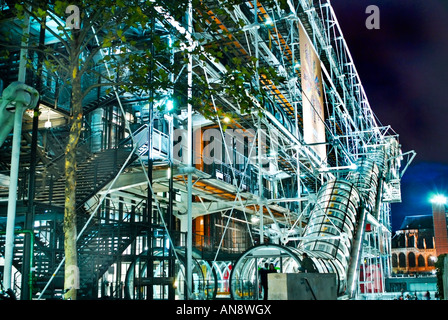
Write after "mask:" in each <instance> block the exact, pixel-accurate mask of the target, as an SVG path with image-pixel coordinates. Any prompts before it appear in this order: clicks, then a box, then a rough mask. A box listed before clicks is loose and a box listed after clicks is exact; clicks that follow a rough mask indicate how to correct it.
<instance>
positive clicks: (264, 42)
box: [0, 0, 428, 299]
mask: <svg viewBox="0 0 448 320" xmlns="http://www.w3.org/2000/svg"><path fill="white" fill-rule="evenodd" d="M125 2H126V1H125ZM1 3H2V6H1V9H2V14H3V15H2V20H1V21H0V31H1V32H2V33H5V34H6V35H7V36H5V38H4V39H7V41H8V43H7V45H8V54H7V55H5V56H4V57H2V59H1V60H0V76H1V80H2V84H3V88H5V89H6V88H10V86H11V85H12V84H15V82H16V81H17V80H23V79H25V80H24V81H22V82H24V83H25V84H26V85H28V86H30V87H32V88H36V90H37V91H38V92H39V94H40V100H39V104H38V106H37V109H34V110H27V111H26V112H25V113H24V115H23V126H22V132H21V135H20V140H21V143H20V150H21V152H20V161H19V168H18V170H17V171H18V188H17V201H14V203H11V202H10V201H8V200H7V199H8V195H9V194H10V192H11V191H10V190H11V188H9V183H10V182H11V180H12V178H11V177H12V171H13V170H12V169H11V167H12V165H11V163H13V162H14V159H17V157H16V156H15V155H14V152H13V150H14V144H13V141H14V135H13V133H12V132H9V133H8V134H7V135H6V138H5V141H4V143H3V144H2V145H1V149H0V150H1V152H0V174H1V175H0V178H1V180H0V181H1V182H2V183H1V188H0V197H1V201H0V230H1V231H2V237H1V238H0V240H1V242H0V243H1V247H0V253H1V254H2V255H5V256H6V255H7V253H6V251H5V250H4V247H5V244H6V243H8V240H10V239H5V238H7V237H5V236H4V235H3V234H4V232H3V231H4V230H7V229H8V228H7V226H8V222H9V221H10V220H8V215H7V212H9V208H10V206H12V205H14V206H15V221H14V223H13V224H14V228H15V230H16V235H15V236H14V237H13V238H14V247H15V248H16V250H15V253H14V256H13V259H12V264H13V266H14V270H17V276H15V277H13V279H14V280H13V284H12V286H13V289H14V290H15V291H16V292H17V294H19V295H20V296H21V298H22V299H31V298H35V299H46V298H54V297H60V296H61V294H62V293H63V292H64V290H65V289H64V288H65V287H66V285H64V280H66V279H64V272H65V271H66V270H65V268H66V267H65V265H64V259H65V254H66V252H65V249H66V248H65V243H64V235H65V232H66V229H65V226H66V221H65V214H66V213H65V209H67V207H68V206H69V205H70V206H73V201H74V202H75V204H74V206H75V209H76V217H77V220H76V223H77V238H76V251H77V266H76V270H77V272H76V279H75V280H76V281H75V284H76V287H77V290H78V297H80V298H81V297H82V298H86V299H96V298H104V297H114V298H119V299H215V298H217V297H231V298H234V299H258V298H261V297H262V296H263V292H261V291H259V289H258V278H257V277H258V276H257V275H258V268H259V267H260V266H263V265H264V264H265V263H268V262H269V263H273V264H275V267H276V268H278V269H279V270H280V272H297V270H298V269H299V267H300V265H301V261H302V255H303V253H307V254H308V255H309V256H310V258H311V259H312V260H313V262H314V264H315V265H316V267H317V269H318V270H319V272H322V273H336V274H337V279H338V295H339V296H341V297H343V296H344V297H349V298H356V293H357V292H358V290H359V288H360V285H361V283H360V281H358V280H359V279H360V274H359V272H360V271H359V270H363V272H366V270H371V269H372V266H374V268H375V274H378V276H376V277H374V278H375V279H372V278H371V277H365V276H363V277H361V278H362V286H363V288H366V287H371V284H370V285H369V283H373V281H378V279H381V280H380V281H381V282H382V281H384V278H385V277H386V276H387V275H388V274H389V273H390V272H391V267H390V256H391V252H390V247H391V246H390V241H391V228H390V219H389V215H390V203H392V202H398V201H401V195H400V177H401V173H400V168H401V162H402V161H406V160H407V159H408V158H407V157H408V155H409V153H403V152H402V150H401V146H400V143H399V139H398V134H396V133H395V132H394V131H393V130H392V129H391V128H390V126H387V125H386V126H383V125H382V124H380V123H379V122H378V121H377V118H376V116H375V115H374V112H373V108H372V107H371V106H370V104H369V101H368V99H367V97H366V94H365V92H364V89H363V87H362V84H361V81H360V79H359V75H358V74H357V71H356V68H355V66H354V63H353V60H352V58H351V55H350V52H349V48H348V47H347V45H346V42H345V40H344V37H343V35H342V31H341V30H340V27H339V24H338V22H337V18H336V16H335V13H334V11H333V9H332V7H331V3H330V1H328V0H314V1H308V0H294V1H286V2H277V1H243V2H242V3H240V4H232V6H226V7H225V8H222V7H220V6H218V4H217V2H216V1H201V2H200V3H199V2H198V3H197V4H196V5H197V7H194V8H191V7H189V6H186V7H182V6H180V4H179V5H177V4H178V3H177V2H176V6H174V7H170V8H168V7H167V6H169V4H168V3H165V2H163V4H162V3H159V1H147V2H145V5H143V4H141V8H140V7H138V6H137V8H138V9H139V10H137V9H135V6H128V8H127V9H129V10H130V11H132V9H135V12H134V14H135V16H132V18H133V19H137V20H138V19H143V20H144V24H143V23H140V24H139V23H138V21H137V22H136V21H134V20H132V19H131V21H130V20H124V21H123V23H121V24H120V23H118V22H117V21H118V20H117V19H118V17H122V18H124V19H126V17H127V15H126V14H125V12H124V11H122V10H124V9H123V6H121V5H115V4H111V7H110V8H97V7H95V3H92V4H89V6H86V7H84V8H80V10H81V11H85V12H87V13H88V14H87V15H86V14H85V15H84V17H89V18H91V19H95V18H96V19H97V20H95V21H93V22H92V23H90V24H88V23H85V24H83V25H82V26H83V27H81V29H80V30H81V31H80V33H76V31H73V29H71V28H68V27H67V26H66V25H64V21H65V18H66V17H65V16H64V15H63V14H61V10H60V8H59V9H58V8H56V7H52V6H49V7H47V8H44V9H42V8H39V10H37V11H31V12H30V13H29V14H30V15H31V16H32V18H30V17H29V15H27V14H23V12H20V13H17V11H15V9H17V8H20V6H14V5H13V4H12V3H13V2H12V1H11V3H10V2H9V1H6V2H5V1H2V2H1ZM39 3H41V2H39ZM184 3H185V4H188V2H182V3H181V4H184ZM36 5H37V2H36ZM95 8H96V9H97V11H92V10H94V9H95ZM57 9H58V10H57ZM181 9H182V10H184V11H182V12H179V10H181ZM89 10H90V11H89ZM62 11H64V10H62ZM43 12H47V13H48V17H47V15H44V14H43ZM98 12H102V15H98ZM112 13H113V15H112V16H113V17H112V16H111V14H112ZM118 13H121V14H118ZM43 17H44V18H43ZM107 17H109V18H110V19H109V20H108V19H107ZM111 17H112V18H111ZM42 19H44V20H42ZM145 19H146V20H145ZM24 25H25V26H27V28H28V29H27V30H28V31H26V30H24V27H23V26H24ZM86 25H87V26H88V28H84V27H85V26H86ZM43 26H45V28H44V27H43ZM83 28H84V29H83ZM75 29H76V28H75ZM71 32H74V34H76V36H84V37H85V38H83V39H84V40H83V41H85V42H83V43H82V46H81V47H80V48H79V50H78V51H79V57H76V58H77V59H68V60H67V61H70V62H73V61H78V62H79V63H80V68H79V71H83V72H85V74H84V76H83V77H82V79H81V84H82V85H81V89H85V88H90V90H89V91H86V92H85V94H84V95H83V96H82V97H83V99H82V112H80V113H79V114H81V115H82V124H81V125H80V128H81V130H80V137H79V142H78V144H77V146H76V159H77V163H78V165H77V167H76V175H75V176H76V177H77V178H76V197H75V198H76V199H75V200H74V199H70V198H67V197H66V193H65V189H66V188H67V187H69V188H70V187H73V186H74V183H73V184H71V182H70V181H69V180H66V176H65V174H64V173H65V170H66V167H65V165H66V160H67V157H68V153H69V151H70V150H67V149H66V146H67V145H69V142H71V140H70V137H71V135H70V134H71V132H72V130H71V129H72V128H71V125H72V123H73V116H74V109H73V108H74V103H73V101H74V100H73V96H74V95H73V90H74V89H73V85H74V82H71V79H72V78H76V77H75V75H76V72H73V70H71V71H72V72H71V73H70V74H69V75H68V76H67V75H66V76H65V78H64V77H62V74H63V71H64V64H63V63H62V64H61V65H60V67H61V69H57V65H58V62H60V61H61V60H60V59H65V57H66V55H67V54H71V53H72V52H73V51H72V49H73V47H72V46H73V45H74V44H73V43H72V42H70V39H71V38H70V36H69V35H70V34H71ZM24 33H26V34H27V37H26V38H27V41H28V44H37V45H36V46H31V45H30V47H29V50H28V51H27V52H25V53H26V54H27V56H26V57H27V58H26V59H24V58H23V53H24V52H22V51H21V50H20V46H21V42H20V41H19V40H21V39H22V35H23V34H24ZM67 36H68V37H67ZM24 40H25V39H24ZM75 44H76V43H75ZM33 49H34V50H33ZM218 49H219V50H218ZM74 51H75V52H78V51H77V50H74ZM44 54H47V55H46V56H45V55H44ZM72 58H73V57H72ZM64 61H65V60H64ZM148 66H151V68H150V69H146V68H147V67H148ZM113 68H115V69H113ZM111 70H115V71H116V73H113V74H112V75H111V73H110V71H111ZM65 71H66V70H65ZM135 83H143V84H144V86H143V87H141V88H138V90H137V89H136V88H134V87H132V86H131V84H135ZM131 87H132V88H131ZM6 93H8V91H7V90H4V91H3V96H2V104H1V108H2V110H1V112H2V113H3V112H5V114H6V115H8V113H7V112H9V111H8V108H10V107H11V101H14V99H15V96H14V95H11V96H8V95H7V94H6ZM1 119H2V121H3V122H2V123H1V124H0V125H2V126H3V125H6V124H9V122H8V121H10V120H8V119H10V117H9V118H8V117H5V118H1ZM72 200H73V201H72ZM9 226H11V225H10V224H9ZM404 237H405V238H406V239H407V244H408V245H409V246H412V245H411V242H410V240H409V239H410V238H411V235H410V234H406V235H405V236H404ZM412 237H414V236H412ZM419 239H420V238H419ZM421 239H423V237H421ZM419 241H420V240H418V239H417V240H415V241H414V247H415V246H417V247H418V246H420V245H421V244H420V242H419ZM423 243H425V246H426V245H428V243H426V242H425V241H423ZM417 247H415V248H417ZM415 254H416V253H414V255H415ZM419 257H420V255H418V256H417V257H416V263H417V265H418V263H419V262H418V261H420V258H419ZM423 259H424V260H425V264H426V261H427V257H426V256H424V257H423ZM398 260H399V257H398V256H397V261H398ZM360 265H362V267H360ZM7 268H9V266H8V265H7V263H6V262H5V265H4V270H6V269H7ZM19 279H20V280H19ZM375 288H376V289H375V290H379V291H382V290H384V289H383V288H384V285H376V286H375ZM378 288H380V289H378ZM363 290H364V291H365V290H366V289H363Z"/></svg>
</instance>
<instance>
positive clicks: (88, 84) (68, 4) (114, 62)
mask: <svg viewBox="0 0 448 320" xmlns="http://www.w3.org/2000/svg"><path fill="white" fill-rule="evenodd" d="M235 4H237V2H235V1H222V2H220V5H222V6H221V10H223V12H225V10H226V9H231V8H232V6H233V5H235ZM187 5H188V1H180V2H179V1H167V0H157V1H156V0H147V1H141V0H118V1H115V0H97V1H87V0H78V1H65V0H64V1H63V0H51V1H43V0H23V1H19V2H18V3H17V4H15V7H14V11H15V15H16V16H17V17H18V18H19V19H22V20H24V21H25V18H26V17H31V18H32V19H34V20H35V21H37V22H38V23H39V24H40V25H41V27H42V28H43V29H44V30H45V32H46V33H47V34H48V35H51V37H53V38H54V39H55V41H52V42H49V43H45V42H42V41H41V42H39V41H36V39H35V38H34V37H32V36H31V35H30V34H24V35H23V39H22V40H23V42H22V43H27V45H26V48H27V49H28V50H30V51H34V52H37V53H38V54H39V55H40V57H41V58H42V61H41V63H40V64H39V65H38V66H37V67H36V66H35V65H33V61H32V59H30V60H29V65H28V67H29V68H30V69H34V71H35V72H36V73H39V72H42V70H44V69H45V72H47V73H52V74H54V75H55V76H57V77H58V78H59V79H62V81H63V85H64V86H66V87H67V88H70V90H71V96H70V108H71V112H70V124H69V125H70V133H69V138H68V142H67V145H66V147H65V157H66V158H65V178H66V185H65V209H64V233H65V242H64V248H65V259H66V261H65V290H66V294H65V298H66V299H76V285H75V284H76V277H77V274H76V272H77V248H76V238H77V230H76V219H77V213H76V167H77V160H76V150H77V146H78V142H79V139H80V135H81V129H82V124H83V99H84V98H85V97H86V96H87V95H88V94H89V92H90V91H91V90H93V89H95V88H98V87H107V88H108V90H109V91H111V90H120V91H125V92H129V93H132V94H135V95H139V96H144V97H146V98H147V99H148V101H149V102H153V101H155V100H157V99H160V96H161V95H163V94H166V92H167V91H170V92H171V94H172V95H173V97H175V99H177V100H178V101H182V102H183V103H184V104H185V102H187V99H188V97H187V95H186V92H187V86H186V84H185V83H183V84H182V83H176V84H175V83H174V82H173V80H172V78H171V77H170V74H177V73H180V72H181V70H182V67H183V63H185V62H186V61H187V60H186V59H187V55H188V54H194V55H195V57H196V59H197V61H206V60H207V59H208V60H214V59H216V60H217V61H220V62H221V63H224V65H225V68H226V70H227V72H226V74H224V75H223V77H222V78H221V81H220V82H219V83H218V84H214V85H210V84H209V83H208V81H207V79H206V77H205V75H202V76H201V75H196V78H195V92H196V94H194V96H193V98H192V99H191V100H190V101H188V102H190V103H192V104H193V105H194V106H195V108H196V110H197V111H199V112H200V113H202V114H203V115H204V116H205V117H208V118H210V119H215V118H216V116H220V115H221V114H222V111H221V110H218V114H217V113H216V111H215V110H214V109H213V108H210V101H211V99H210V97H211V96H213V95H216V94H225V95H227V96H230V97H232V99H234V101H235V103H236V104H237V105H238V106H239V108H240V111H241V113H245V112H249V111H252V108H254V107H255V104H254V97H255V99H258V100H260V101H261V100H263V97H264V95H265V93H264V91H262V90H260V89H259V88H258V87H257V86H254V85H253V83H254V81H253V80H254V75H257V76H258V75H259V74H263V73H264V74H269V76H270V77H275V76H276V74H275V70H273V69H272V68H269V67H264V68H262V67H259V66H257V64H256V59H255V58H251V59H250V61H246V62H243V61H242V60H240V59H239V58H233V59H231V60H225V59H223V53H222V51H221V50H220V49H221V48H219V47H218V45H217V41H218V40H219V39H221V38H222V37H223V36H228V34H226V33H225V32H224V33H223V32H222V30H220V29H219V27H218V26H217V25H216V24H213V23H208V22H207V20H206V19H204V20H202V19H198V20H196V22H195V23H196V28H197V29H199V30H204V31H206V32H208V33H210V34H211V35H212V39H209V40H206V39H204V38H195V37H194V36H193V35H187V34H186V33H183V32H181V31H179V30H176V28H175V27H174V26H173V23H172V21H173V20H175V21H182V19H183V17H184V15H185V12H186V9H187ZM193 7H194V8H195V9H197V12H199V13H202V14H204V13H206V12H207V11H208V10H209V9H208V7H207V4H206V3H204V2H203V1H199V0H193ZM156 25H157V26H159V27H161V28H165V30H167V31H168V32H169V33H171V34H173V35H174V41H173V42H171V41H170V43H169V42H168V41H167V40H166V37H164V35H166V34H161V33H160V32H156V28H155V26H156ZM148 30H149V31H148ZM189 36H191V37H190V38H189ZM142 38H146V41H141V39H142ZM5 39H6V40H7V43H5V44H2V45H1V46H0V49H3V50H4V52H6V53H8V49H10V48H13V47H16V48H17V47H23V45H21V44H18V43H17V42H14V39H13V38H8V37H5ZM193 41H195V44H196V45H195V46H194V47H193V46H192V42H193ZM55 43H56V44H57V45H55ZM186 44H187V45H186ZM173 48H174V49H173ZM173 51H175V52H177V53H176V55H177V57H176V59H177V61H181V62H183V63H180V64H176V63H172V60H170V55H172V54H173V53H172V52H173ZM90 78H94V79H96V81H94V82H92V81H88V79H90ZM257 81H258V79H257ZM279 81H281V79H280V80H279Z"/></svg>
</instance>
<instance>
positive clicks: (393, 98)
mask: <svg viewBox="0 0 448 320" xmlns="http://www.w3.org/2000/svg"><path fill="white" fill-rule="evenodd" d="M331 4H332V6H333V8H334V11H335V12H336V16H337V19H338V21H339V25H340V26H341V29H342V33H343V34H344V36H345V39H346V42H347V44H348V46H349V50H350V52H351V55H352V57H353V60H354V63H355V66H356V68H357V70H358V73H359V75H360V78H361V82H362V84H363V86H364V89H365V91H366V94H367V97H368V99H369V102H370V105H371V108H372V110H373V112H374V113H375V114H376V116H377V118H378V119H379V121H380V123H381V124H382V125H391V126H392V128H393V129H394V130H395V131H396V132H397V133H398V134H399V137H400V143H401V144H402V149H403V152H407V151H409V150H414V151H415V152H416V153H417V156H416V158H415V159H414V161H413V162H412V164H411V165H410V167H409V168H408V170H407V171H406V173H405V175H404V177H403V179H402V199H403V201H402V203H401V204H393V205H392V227H393V229H394V230H396V229H397V228H398V227H399V226H400V225H401V222H402V220H403V216H405V215H419V214H431V205H430V203H429V200H428V199H429V197H430V194H431V193H434V192H439V193H445V194H446V195H447V196H448V138H447V135H446V134H445V132H447V131H448V1H447V0H383V1H375V0H332V1H331ZM369 5H376V6H377V7H378V8H379V12H380V29H379V30H376V29H372V30H369V29H368V28H367V27H366V25H365V22H366V19H367V18H368V17H369V15H370V14H369V13H366V8H367V7H368V6H369Z"/></svg>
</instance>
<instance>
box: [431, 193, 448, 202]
mask: <svg viewBox="0 0 448 320" xmlns="http://www.w3.org/2000/svg"><path fill="white" fill-rule="evenodd" d="M430 201H431V203H434V204H446V197H445V196H443V195H440V194H437V195H435V196H433V197H432V198H431V200H430Z"/></svg>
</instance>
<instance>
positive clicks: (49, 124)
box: [45, 110, 51, 129]
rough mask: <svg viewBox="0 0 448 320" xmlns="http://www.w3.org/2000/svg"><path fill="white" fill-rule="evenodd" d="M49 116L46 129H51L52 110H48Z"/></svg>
mask: <svg viewBox="0 0 448 320" xmlns="http://www.w3.org/2000/svg"><path fill="white" fill-rule="evenodd" d="M47 115H48V118H47V121H46V122H45V128H46V129H50V128H51V121H50V110H48V112H47Z"/></svg>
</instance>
